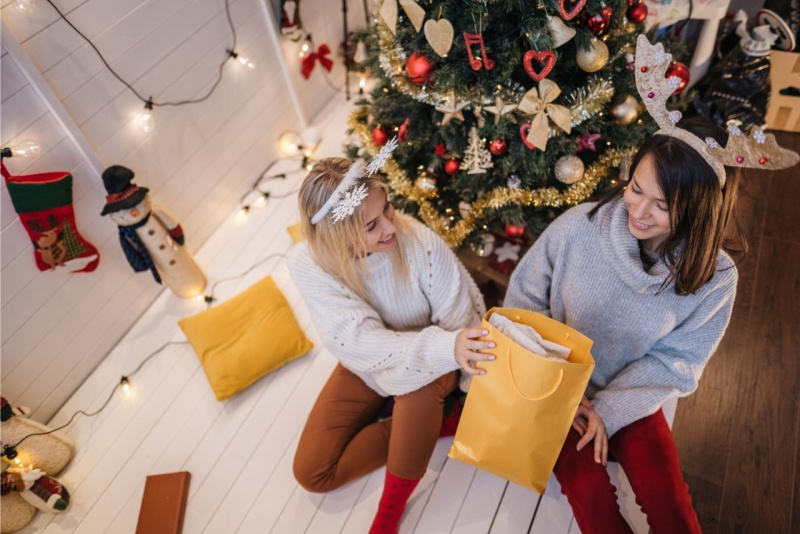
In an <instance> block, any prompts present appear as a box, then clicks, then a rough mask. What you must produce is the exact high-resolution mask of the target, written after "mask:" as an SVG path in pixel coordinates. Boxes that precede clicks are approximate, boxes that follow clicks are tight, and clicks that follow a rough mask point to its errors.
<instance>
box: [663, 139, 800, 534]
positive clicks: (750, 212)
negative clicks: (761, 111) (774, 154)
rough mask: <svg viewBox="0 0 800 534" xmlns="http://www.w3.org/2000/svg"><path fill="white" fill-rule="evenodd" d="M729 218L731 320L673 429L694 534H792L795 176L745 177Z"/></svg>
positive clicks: (799, 252) (797, 511)
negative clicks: (740, 239)
mask: <svg viewBox="0 0 800 534" xmlns="http://www.w3.org/2000/svg"><path fill="white" fill-rule="evenodd" d="M777 137H778V142H779V143H781V144H782V145H783V146H786V147H788V148H792V149H793V150H797V151H800V134H786V133H778V134H777ZM738 215H739V218H740V221H741V223H742V225H743V227H744V230H745V233H746V235H747V238H748V240H749V243H750V246H751V251H750V255H749V257H748V258H747V259H745V260H744V262H743V263H742V264H741V265H740V266H739V289H738V294H737V297H736V304H735V306H734V311H733V318H732V319H731V324H730V326H729V328H728V331H727V333H726V335H725V338H724V339H723V341H722V344H721V345H720V347H719V349H718V350H717V353H716V354H715V355H714V357H713V358H712V359H711V362H710V363H709V365H708V367H707V368H706V371H705V374H704V375H703V378H702V380H701V381H700V387H699V389H698V391H697V392H696V393H695V394H694V395H692V396H691V397H689V398H687V399H683V400H681V402H680V403H678V413H677V417H676V421H675V426H674V429H673V430H674V435H675V440H676V443H677V445H678V452H679V454H680V458H681V465H682V468H683V472H684V476H685V477H686V481H687V482H688V483H689V487H690V491H691V493H692V497H693V500H694V505H695V509H696V510H697V513H698V515H699V517H700V524H701V526H702V527H703V532H706V533H715V532H719V533H728V532H752V533H758V534H767V533H768V534H772V533H776V534H777V533H800V168H798V167H795V168H793V169H788V170H784V171H773V172H765V171H752V172H748V174H747V175H746V185H745V191H744V194H743V195H742V196H741V198H740V201H739V204H738Z"/></svg>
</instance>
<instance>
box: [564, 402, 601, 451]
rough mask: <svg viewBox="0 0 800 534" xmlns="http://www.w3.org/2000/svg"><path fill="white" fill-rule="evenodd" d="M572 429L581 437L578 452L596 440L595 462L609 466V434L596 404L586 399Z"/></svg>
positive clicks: (579, 409)
mask: <svg viewBox="0 0 800 534" xmlns="http://www.w3.org/2000/svg"><path fill="white" fill-rule="evenodd" d="M572 428H574V429H575V430H576V431H577V432H578V434H580V435H581V440H580V441H579V442H578V450H582V449H583V448H584V447H585V446H586V445H587V444H588V443H589V442H590V441H592V439H594V461H595V463H598V464H600V463H602V464H603V465H608V433H607V432H606V425H605V423H603V418H602V417H600V414H598V413H597V412H596V411H595V410H594V404H592V403H591V402H589V400H588V399H587V398H586V397H584V398H583V399H582V400H581V404H580V406H578V412H577V413H576V414H575V419H574V420H573V421H572Z"/></svg>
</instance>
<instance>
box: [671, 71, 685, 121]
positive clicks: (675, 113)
mask: <svg viewBox="0 0 800 534" xmlns="http://www.w3.org/2000/svg"><path fill="white" fill-rule="evenodd" d="M670 79H672V78H670ZM682 116H683V115H681V112H680V111H670V112H669V120H670V122H671V123H672V124H678V121H680V120H681V117H682Z"/></svg>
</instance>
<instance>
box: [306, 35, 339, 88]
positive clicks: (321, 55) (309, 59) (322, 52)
mask: <svg viewBox="0 0 800 534" xmlns="http://www.w3.org/2000/svg"><path fill="white" fill-rule="evenodd" d="M330 53H331V49H330V48H328V45H326V44H325V43H322V44H321V45H319V48H317V51H316V52H311V53H310V54H308V55H307V56H306V57H305V58H303V62H302V64H301V65H302V70H301V71H300V73H301V74H302V75H303V78H305V79H306V80H307V79H308V78H309V76H311V71H313V70H314V65H315V64H316V60H319V62H320V65H322V68H324V69H325V70H327V71H328V72H330V71H331V69H332V68H333V60H331V59H330V58H328V57H326V56H327V55H328V54H330Z"/></svg>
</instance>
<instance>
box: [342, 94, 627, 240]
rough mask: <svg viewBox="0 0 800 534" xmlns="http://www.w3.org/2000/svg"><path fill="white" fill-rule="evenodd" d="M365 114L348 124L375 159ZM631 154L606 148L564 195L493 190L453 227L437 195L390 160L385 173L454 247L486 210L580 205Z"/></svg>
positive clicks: (361, 111) (394, 187) (359, 111)
mask: <svg viewBox="0 0 800 534" xmlns="http://www.w3.org/2000/svg"><path fill="white" fill-rule="evenodd" d="M365 113H366V112H365V108H361V109H357V110H355V111H354V112H353V114H352V115H350V119H349V121H348V122H349V126H350V128H352V129H353V131H354V132H355V133H356V134H357V135H358V137H359V139H360V140H361V142H362V143H363V145H364V146H365V147H366V149H367V151H368V152H369V153H370V155H374V154H377V153H378V152H379V151H380V147H379V146H378V145H377V144H375V142H374V141H373V140H372V135H371V132H370V131H369V127H368V126H367V125H366V124H364V123H363V122H361V121H360V120H359V119H360V118H362V117H364V116H365ZM632 152H633V150H631V149H618V148H607V149H606V150H605V151H604V152H603V154H601V155H600V157H599V158H598V159H597V161H596V162H595V163H593V164H592V165H590V166H589V167H588V168H587V169H586V171H585V172H584V174H583V178H581V179H580V180H579V181H577V182H575V183H574V184H572V185H570V186H569V187H568V188H567V189H566V190H564V191H559V190H558V189H556V188H555V187H542V188H539V189H511V188H509V187H496V188H495V189H493V190H491V191H487V192H486V193H485V194H484V195H482V196H481V197H480V198H479V199H478V200H476V201H475V202H473V203H472V206H471V207H470V211H469V213H468V214H467V215H466V217H464V218H463V219H461V220H459V221H458V222H455V223H452V222H451V221H450V218H449V217H443V216H441V215H439V213H438V212H437V211H436V207H435V206H434V205H433V204H432V203H431V202H430V199H432V198H435V197H436V196H437V195H436V192H435V191H431V190H429V189H421V188H419V187H417V186H416V185H414V183H413V182H412V181H411V180H409V179H408V177H407V176H406V174H405V172H404V171H403V169H402V168H401V167H400V165H398V163H397V162H396V161H395V160H394V159H393V158H391V157H390V158H389V159H388V160H387V161H386V165H385V166H384V171H385V173H386V175H387V177H388V178H389V187H391V188H392V190H393V191H394V193H395V194H398V195H401V196H403V197H405V198H407V199H408V200H411V201H413V202H415V203H416V204H417V205H418V206H419V212H418V213H419V216H420V218H421V219H422V220H423V221H424V222H425V224H427V225H428V226H430V227H431V228H432V229H433V230H434V231H435V232H436V233H438V234H439V235H440V236H442V238H443V239H444V240H445V241H446V242H447V244H448V245H449V246H450V247H456V246H458V245H460V244H461V243H462V242H463V241H464V239H465V238H466V237H467V236H468V235H469V234H471V233H472V232H474V231H475V230H476V228H477V223H478V221H480V220H481V219H483V218H484V215H485V212H486V210H496V209H500V208H503V207H505V206H512V205H516V206H523V207H551V208H559V207H562V206H574V205H576V204H580V203H581V202H583V201H584V200H586V199H588V198H589V197H590V196H591V195H592V194H593V193H594V192H595V190H596V189H597V186H598V185H599V184H600V181H601V180H602V179H603V178H604V177H605V176H606V175H607V174H608V172H609V170H610V169H611V168H613V167H618V166H619V164H620V162H621V161H622V158H623V157H624V156H626V155H628V154H631V153H632Z"/></svg>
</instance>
